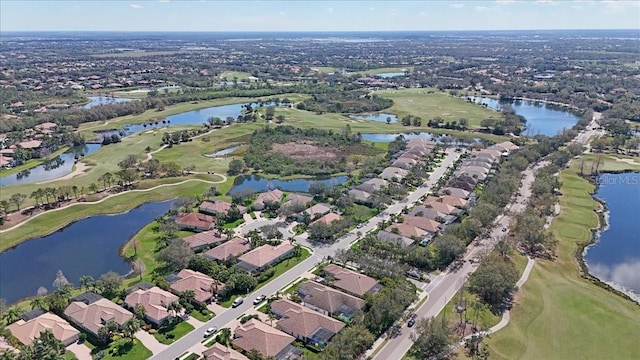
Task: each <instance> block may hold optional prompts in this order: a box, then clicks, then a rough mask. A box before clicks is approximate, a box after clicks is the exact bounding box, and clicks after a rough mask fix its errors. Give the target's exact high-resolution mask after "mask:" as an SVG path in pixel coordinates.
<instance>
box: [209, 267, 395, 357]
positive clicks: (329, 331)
mask: <svg viewBox="0 0 640 360" xmlns="http://www.w3.org/2000/svg"><path fill="white" fill-rule="evenodd" d="M323 275H324V278H325V280H322V281H326V282H328V283H330V284H331V286H327V285H324V284H321V283H319V282H316V281H311V280H307V281H304V282H302V283H300V284H299V285H298V295H299V297H300V299H301V300H302V303H300V304H298V303H296V302H293V301H290V300H287V299H278V300H275V301H273V302H272V303H271V306H270V311H271V312H272V313H273V314H274V315H275V318H276V322H275V327H274V326H270V325H268V324H266V323H264V322H261V321H260V320H257V319H251V320H250V321H248V322H246V323H244V324H241V325H239V326H238V327H236V328H235V330H234V331H233V340H232V342H231V344H232V347H233V348H227V347H225V346H223V345H220V344H217V345H214V346H212V347H211V348H209V349H208V350H206V351H205V352H204V353H203V356H204V357H205V359H208V360H223V359H225V360H226V359H235V360H244V359H247V358H246V357H245V356H244V355H243V354H242V353H240V352H239V351H243V352H250V351H252V350H257V351H258V352H260V353H261V354H262V355H264V356H267V357H273V358H275V359H277V360H287V359H298V358H300V356H301V355H302V352H301V351H300V349H298V348H297V347H295V346H294V345H293V344H294V342H295V341H296V340H299V341H301V342H303V343H304V344H308V345H312V346H314V347H316V348H319V349H322V348H324V347H325V346H326V345H327V344H328V343H329V341H330V340H331V338H332V337H333V336H335V335H336V334H338V333H339V332H340V331H342V329H344V327H345V326H346V324H347V323H349V322H350V320H351V318H352V316H353V315H354V314H355V313H356V312H357V311H358V310H364V309H365V307H366V304H367V303H366V301H365V300H363V299H362V296H364V295H365V294H374V293H376V292H378V291H380V289H381V288H382V285H380V284H379V283H378V281H377V280H375V279H373V278H371V277H369V276H366V275H364V274H360V273H358V272H356V271H353V270H349V269H346V268H342V267H340V266H337V265H335V264H330V265H327V266H326V267H325V268H324V269H323ZM236 349H237V350H236ZM238 350H239V351H238Z"/></svg>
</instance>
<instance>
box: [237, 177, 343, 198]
mask: <svg viewBox="0 0 640 360" xmlns="http://www.w3.org/2000/svg"><path fill="white" fill-rule="evenodd" d="M347 180H349V177H348V176H334V177H329V178H327V177H324V178H308V179H291V180H279V179H267V178H263V177H262V176H259V175H244V176H238V177H237V178H236V179H235V181H234V182H233V187H232V188H231V190H229V194H233V193H235V192H236V191H240V190H244V189H251V190H252V191H254V192H263V191H268V190H273V189H280V190H283V191H297V192H308V191H309V185H310V184H311V183H314V182H323V183H325V184H327V185H329V186H335V185H340V184H342V183H344V182H346V181H347Z"/></svg>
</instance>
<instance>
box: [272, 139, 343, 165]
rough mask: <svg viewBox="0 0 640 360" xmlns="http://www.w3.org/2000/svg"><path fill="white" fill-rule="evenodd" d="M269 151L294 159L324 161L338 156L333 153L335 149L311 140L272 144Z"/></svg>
mask: <svg viewBox="0 0 640 360" xmlns="http://www.w3.org/2000/svg"><path fill="white" fill-rule="evenodd" d="M271 151H274V152H276V153H278V154H280V155H284V156H287V157H290V158H292V159H296V160H306V159H315V160H322V161H326V160H333V159H335V158H336V157H338V155H337V154H336V153H335V151H337V149H333V148H325V147H322V146H318V145H317V144H315V143H313V142H304V141H301V142H288V143H284V144H273V145H271Z"/></svg>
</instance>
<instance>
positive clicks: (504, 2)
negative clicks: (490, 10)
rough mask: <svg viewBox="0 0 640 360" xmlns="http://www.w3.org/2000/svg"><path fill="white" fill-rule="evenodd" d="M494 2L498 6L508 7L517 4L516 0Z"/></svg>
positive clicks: (497, 0)
mask: <svg viewBox="0 0 640 360" xmlns="http://www.w3.org/2000/svg"><path fill="white" fill-rule="evenodd" d="M496 2H497V3H498V4H500V5H508V4H513V3H515V2H517V1H516V0H496Z"/></svg>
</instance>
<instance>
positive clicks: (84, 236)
mask: <svg viewBox="0 0 640 360" xmlns="http://www.w3.org/2000/svg"><path fill="white" fill-rule="evenodd" d="M172 202H173V201H172V200H168V201H163V202H150V203H146V204H144V205H142V206H139V207H137V208H135V209H133V210H131V211H129V212H126V213H121V214H117V215H97V216H91V217H88V218H86V219H82V220H78V221H76V222H74V223H72V224H70V225H69V226H67V227H65V228H63V229H61V230H59V231H56V232H54V233H53V234H50V235H47V236H44V237H40V238H36V239H31V240H28V241H26V242H24V243H22V244H20V245H18V246H17V247H15V248H13V249H11V250H8V251H5V252H3V253H0V284H2V286H1V287H0V297H2V298H4V299H5V300H7V302H8V303H13V302H15V301H18V300H20V299H22V298H25V297H28V296H33V295H36V292H37V290H38V288H39V287H40V286H44V287H45V288H47V290H48V291H49V292H52V291H53V290H54V289H53V285H52V284H53V280H54V279H55V277H56V272H57V271H58V270H62V272H63V273H64V275H65V276H66V278H67V279H68V280H69V282H71V283H74V284H76V285H77V284H78V282H79V279H80V276H82V275H90V276H93V278H95V279H98V277H100V275H102V274H104V273H106V272H107V271H115V272H117V273H119V274H122V275H125V274H127V273H129V272H130V270H131V268H130V266H129V265H128V264H127V262H125V261H124V259H122V258H121V257H120V255H119V249H120V247H121V246H122V245H123V244H124V243H126V242H127V241H128V240H129V239H130V238H131V237H132V236H133V235H135V234H136V233H137V232H138V231H140V229H142V228H143V227H144V226H145V225H147V224H149V223H150V222H151V221H153V219H155V218H156V217H158V216H160V215H162V214H164V213H166V212H167V211H168V210H169V208H170V207H171V203H172Z"/></svg>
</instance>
